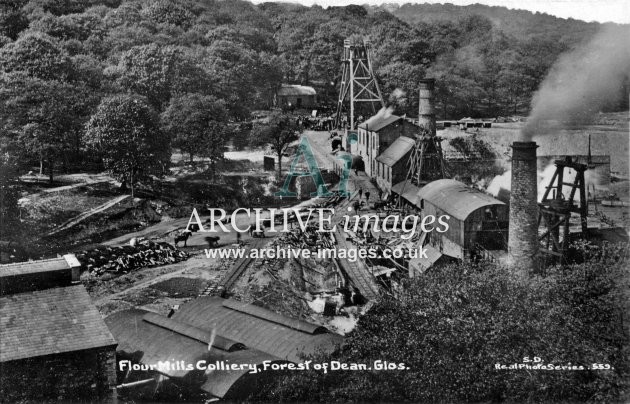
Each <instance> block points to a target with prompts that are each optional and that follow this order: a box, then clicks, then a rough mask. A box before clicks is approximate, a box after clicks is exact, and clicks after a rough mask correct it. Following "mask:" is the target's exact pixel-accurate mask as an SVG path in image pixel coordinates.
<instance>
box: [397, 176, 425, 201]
mask: <svg viewBox="0 0 630 404" xmlns="http://www.w3.org/2000/svg"><path fill="white" fill-rule="evenodd" d="M392 192H393V193H395V194H396V195H400V196H401V197H402V198H403V199H405V200H406V201H408V202H409V203H411V204H413V205H416V206H418V205H419V203H420V198H418V192H420V188H418V187H417V186H415V185H414V184H412V183H411V182H410V181H407V180H405V181H402V182H399V183H398V184H396V185H394V186H393V187H392Z"/></svg>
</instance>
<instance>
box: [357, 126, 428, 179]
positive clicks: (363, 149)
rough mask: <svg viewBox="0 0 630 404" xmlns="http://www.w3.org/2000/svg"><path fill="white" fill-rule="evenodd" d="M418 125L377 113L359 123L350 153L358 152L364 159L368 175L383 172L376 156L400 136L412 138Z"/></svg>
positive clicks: (374, 175)
mask: <svg viewBox="0 0 630 404" xmlns="http://www.w3.org/2000/svg"><path fill="white" fill-rule="evenodd" d="M417 131H418V127H417V126H415V125H413V124H412V123H410V122H408V121H407V120H406V119H404V118H402V117H400V116H397V115H387V114H378V115H375V116H373V117H372V118H370V119H368V120H367V121H365V122H363V123H361V124H360V125H359V127H358V139H357V144H356V147H354V146H353V148H352V153H353V154H358V155H359V156H361V157H362V158H363V159H364V161H365V172H366V174H367V175H369V176H370V177H377V176H379V173H380V172H383V170H384V168H383V164H382V163H379V162H378V161H377V160H376V159H377V157H378V156H379V155H380V154H381V153H383V152H385V150H386V149H387V148H388V147H390V146H391V145H392V144H393V143H394V142H395V141H396V139H398V138H400V137H401V136H406V137H409V138H413V137H414V136H415V135H416V133H417Z"/></svg>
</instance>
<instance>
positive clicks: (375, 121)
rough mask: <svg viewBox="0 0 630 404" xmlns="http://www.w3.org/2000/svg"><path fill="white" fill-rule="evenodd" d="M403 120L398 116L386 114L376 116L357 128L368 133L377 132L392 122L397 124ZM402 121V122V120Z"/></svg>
mask: <svg viewBox="0 0 630 404" xmlns="http://www.w3.org/2000/svg"><path fill="white" fill-rule="evenodd" d="M401 119H403V118H401V117H399V116H398V115H393V114H391V115H388V114H381V113H379V114H376V115H374V116H373V117H371V118H370V119H368V120H367V121H365V122H363V123H361V124H359V128H361V129H365V130H368V131H370V132H378V131H379V130H381V129H383V128H384V127H386V126H389V125H391V124H392V123H394V122H398V121H399V120H401ZM403 121H404V120H403Z"/></svg>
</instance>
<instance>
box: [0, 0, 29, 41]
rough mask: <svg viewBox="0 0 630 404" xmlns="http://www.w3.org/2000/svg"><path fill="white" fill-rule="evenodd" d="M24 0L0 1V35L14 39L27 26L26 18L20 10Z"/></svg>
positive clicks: (24, 2)
mask: <svg viewBox="0 0 630 404" xmlns="http://www.w3.org/2000/svg"><path fill="white" fill-rule="evenodd" d="M24 4H26V0H4V1H3V2H2V3H0V35H4V36H7V37H9V38H11V39H16V38H17V37H18V34H19V33H20V32H21V31H22V30H24V29H26V28H27V27H28V19H27V18H26V15H25V14H24V11H22V6H24Z"/></svg>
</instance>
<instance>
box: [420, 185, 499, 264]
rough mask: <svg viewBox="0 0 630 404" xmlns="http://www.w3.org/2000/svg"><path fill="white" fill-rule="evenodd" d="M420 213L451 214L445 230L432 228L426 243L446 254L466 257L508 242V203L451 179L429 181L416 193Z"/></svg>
mask: <svg viewBox="0 0 630 404" xmlns="http://www.w3.org/2000/svg"><path fill="white" fill-rule="evenodd" d="M417 206H418V207H419V208H420V211H421V215H422V216H423V217H424V216H426V215H434V216H436V217H439V216H442V215H448V216H450V219H449V220H448V224H449V228H448V230H447V231H446V232H444V233H439V232H437V231H433V232H431V233H430V235H429V245H431V246H433V247H434V248H436V249H437V250H438V251H439V252H440V253H442V254H444V255H447V256H449V257H453V258H457V259H462V260H468V259H470V258H471V256H472V255H473V254H474V253H480V252H482V251H483V250H487V251H494V250H504V249H505V248H506V245H507V229H508V207H507V205H506V204H504V203H503V202H501V201H499V200H497V199H494V198H493V197H491V196H490V195H487V194H484V193H483V192H481V191H478V190H476V189H473V188H470V187H467V186H466V185H465V184H463V183H461V182H459V181H455V180H450V179H444V180H437V181H433V182H430V183H428V184H427V185H425V186H424V187H422V188H421V189H420V191H418V193H417Z"/></svg>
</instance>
